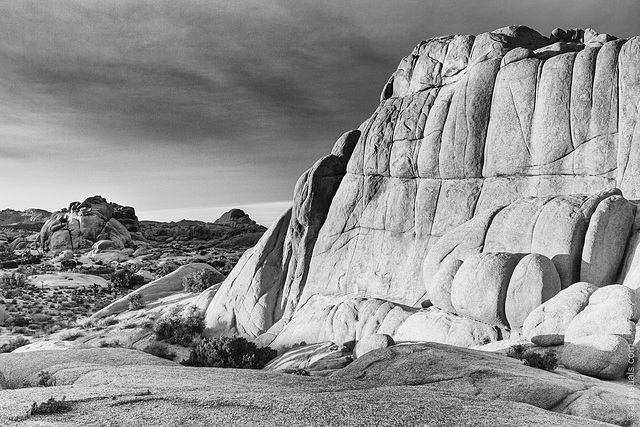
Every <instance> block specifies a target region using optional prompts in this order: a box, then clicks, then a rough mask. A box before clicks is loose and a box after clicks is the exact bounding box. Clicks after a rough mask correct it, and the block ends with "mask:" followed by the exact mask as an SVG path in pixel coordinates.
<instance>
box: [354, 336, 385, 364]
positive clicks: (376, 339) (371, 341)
mask: <svg viewBox="0 0 640 427" xmlns="http://www.w3.org/2000/svg"><path fill="white" fill-rule="evenodd" d="M392 345H395V342H394V341H393V338H391V337H390V336H389V335H387V334H372V335H367V336H366V337H364V338H362V339H361V340H360V341H358V342H357V343H356V346H355V348H354V349H353V356H354V357H355V358H358V357H360V356H362V355H364V354H367V353H369V352H370V351H373V350H377V349H379V348H387V347H390V346H392Z"/></svg>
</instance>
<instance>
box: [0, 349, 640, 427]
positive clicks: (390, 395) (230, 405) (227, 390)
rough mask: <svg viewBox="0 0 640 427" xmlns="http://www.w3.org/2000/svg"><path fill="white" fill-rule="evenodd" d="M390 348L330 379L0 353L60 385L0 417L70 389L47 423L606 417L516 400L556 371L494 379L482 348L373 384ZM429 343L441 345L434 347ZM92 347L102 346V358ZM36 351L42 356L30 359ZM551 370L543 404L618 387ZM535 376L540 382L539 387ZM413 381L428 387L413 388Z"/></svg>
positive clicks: (145, 359) (7, 397)
mask: <svg viewBox="0 0 640 427" xmlns="http://www.w3.org/2000/svg"><path fill="white" fill-rule="evenodd" d="M393 348H397V347H391V348H389V349H386V350H378V351H376V352H372V353H368V354H367V355H365V356H363V357H362V358H361V359H360V363H358V361H356V362H354V364H352V365H351V366H354V368H355V369H352V370H350V371H347V370H346V369H345V370H343V371H338V372H344V375H337V374H336V375H334V376H331V377H327V378H321V377H313V376H312V377H301V376H297V375H289V374H282V373H273V372H265V371H251V370H235V369H215V368H209V369H206V368H186V367H183V366H180V365H176V364H171V363H170V362H166V361H162V360H161V359H156V360H158V361H159V362H157V363H156V362H154V361H153V359H155V358H153V357H152V356H148V355H140V353H137V352H134V351H132V350H124V349H100V350H94V352H93V353H91V352H88V351H82V350H75V351H74V350H69V351H67V352H39V353H40V354H35V353H31V354H28V353H27V354H19V355H13V354H11V355H0V366H9V367H11V369H17V370H18V371H17V373H18V374H19V375H25V376H30V375H33V376H36V375H37V372H39V370H42V369H46V370H48V371H49V372H51V373H52V374H53V375H54V377H55V378H56V379H57V384H58V385H57V386H55V387H48V388H42V387H39V388H29V389H17V390H2V391H0V393H1V395H2V399H0V423H2V424H3V425H7V426H13V425H15V426H28V427H31V426H38V425H42V424H41V423H42V422H44V421H45V420H44V419H42V418H39V417H33V418H28V419H26V420H23V421H19V422H18V421H15V420H16V419H20V418H21V417H22V418H24V414H25V413H26V412H27V411H28V410H29V408H30V407H31V404H32V403H33V402H34V401H35V402H43V401H46V400H47V399H48V398H49V397H50V396H51V395H52V393H53V394H55V395H64V396H66V399H67V400H68V401H71V402H73V410H72V411H71V412H68V413H65V414H61V415H50V416H47V418H46V424H47V425H48V426H81V425H95V424H100V423H104V420H109V422H110V423H113V424H116V425H122V426H133V425H141V424H143V425H157V426H170V425H176V424H179V425H185V426H200V425H222V424H234V425H247V426H254V425H255V426H258V425H292V426H312V425H314V426H317V425H345V426H361V425H421V424H425V423H428V424H430V425H468V426H495V425H496V414H499V419H500V422H501V423H503V424H509V425H514V426H530V425H541V424H542V425H563V426H576V427H578V426H601V425H602V426H604V425H605V424H603V423H600V422H597V421H593V420H590V419H585V418H578V417H576V416H569V415H565V414H560V413H554V412H549V411H546V410H543V409H541V408H539V407H535V406H531V405H528V404H523V403H521V402H523V401H531V399H532V394H531V393H530V392H531V391H533V390H540V388H541V387H542V388H544V387H547V386H549V385H550V384H553V383H554V380H551V379H550V378H552V377H554V376H555V375H554V374H549V373H545V372H542V371H535V370H530V369H527V368H525V369H524V370H525V371H527V372H525V373H524V374H523V373H522V372H520V373H517V372H515V371H516V369H515V365H514V367H513V369H509V368H507V370H505V371H503V374H502V376H501V377H500V378H501V379H502V380H505V379H508V380H509V381H507V382H505V381H496V380H493V379H492V378H491V375H490V372H491V366H490V368H489V371H487V370H486V369H485V368H483V367H482V365H486V364H487V363H488V362H487V361H490V360H492V359H493V358H502V357H500V356H494V355H485V356H481V353H480V352H468V353H467V355H466V357H465V358H464V362H466V363H467V365H468V367H467V368H466V369H464V370H460V368H461V365H460V364H458V363H453V364H451V365H450V368H449V369H447V370H446V371H442V372H441V373H440V374H439V376H438V377H439V378H440V379H444V378H450V379H451V381H450V384H447V383H449V381H437V382H431V383H430V381H429V379H428V378H427V377H425V375H424V369H422V371H423V374H420V373H419V371H420V368H419V367H417V369H409V370H407V369H405V370H404V371H405V372H404V373H403V374H402V376H401V377H399V378H400V379H399V380H397V381H395V382H393V384H384V383H383V382H376V380H375V378H376V377H378V378H380V375H379V374H380V370H381V369H382V368H383V367H384V366H386V367H387V368H389V369H391V370H396V371H398V369H397V368H396V367H394V362H393V360H392V359H388V358H386V359H385V358H381V357H380V356H379V354H380V352H385V351H390V350H391V349H393ZM426 348H427V347H424V346H422V349H421V350H419V347H416V348H415V351H416V352H419V351H425V350H426ZM429 348H431V349H432V351H434V352H437V347H429ZM448 350H449V349H447V350H446V351H448ZM96 351H104V352H105V353H104V356H100V355H99V354H98V353H96ZM62 353H67V354H66V355H62ZM135 353H137V354H138V355H136V354H135ZM382 354H387V353H382ZM416 354H417V353H416ZM118 355H120V356H121V357H123V358H127V359H129V360H131V361H135V364H123V365H121V366H117V362H116V360H117V357H118ZM433 355H434V354H433V353H432V354H431V356H433ZM423 356H424V354H423ZM50 357H51V358H50ZM35 358H37V360H38V363H34V362H33V361H34V359H35ZM63 358H64V359H63ZM48 360H49V362H47V361H48ZM385 360H386V361H385ZM43 361H44V362H43ZM114 362H116V363H114ZM514 363H515V362H514ZM356 364H358V365H356ZM367 364H369V365H371V366H370V368H368V369H367V368H364V366H365V365H367ZM489 364H490V362H489ZM114 365H116V366H114ZM419 365H424V363H421V364H419ZM456 370H457V372H456ZM520 371H522V369H520ZM528 371H531V372H530V373H529V372H528ZM357 372H360V373H364V374H365V375H364V377H366V378H365V380H362V379H353V375H354V373H357ZM483 372H484V374H483ZM538 374H540V375H541V376H538ZM430 375H431V374H430ZM557 377H558V380H555V381H560V379H564V384H562V386H561V388H560V391H555V392H553V393H552V395H551V396H549V397H545V396H541V397H538V402H539V403H544V404H545V405H546V404H552V403H553V402H554V401H555V400H556V399H559V398H561V395H562V394H563V393H565V392H566V391H568V390H574V389H579V390H583V392H582V393H581V394H579V396H578V399H576V400H574V401H573V402H574V405H576V404H577V403H578V402H582V401H584V400H585V399H587V394H588V393H589V392H590V391H591V390H594V391H597V392H598V395H599V396H602V398H607V396H609V395H610V394H612V393H615V391H614V390H602V389H598V384H599V383H593V384H590V385H584V384H582V383H581V381H579V380H571V379H567V378H565V377H562V376H557ZM412 378H413V382H411V381H412ZM581 378H583V379H585V378H586V377H581ZM587 380H588V379H587ZM539 381H541V382H542V383H543V384H542V385H537V384H536V383H537V382H539ZM593 381H596V380H593ZM412 384H413V385H412ZM417 384H424V385H422V386H419V387H416V386H415V385H417ZM472 384H477V389H476V388H473V387H470V386H471V385H472ZM523 384H526V385H527V386H526V387H525V388H524V389H521V390H520V389H519V387H517V385H523ZM500 387H502V388H503V389H504V391H503V392H500V393H497V394H491V393H490V392H496V391H499V390H500ZM474 390H480V395H479V396H474V395H473V394H474ZM519 390H520V391H519ZM522 396H525V397H524V398H523V397H522ZM527 396H528V397H527ZM591 399H592V398H591ZM587 406H588V405H587ZM124 408H126V410H123V409H124ZM602 415H604V416H607V415H608V414H607V413H604V414H601V416H602ZM612 415H613V414H612ZM615 415H616V416H618V417H620V419H621V420H622V421H626V422H628V424H627V425H635V424H634V422H635V423H637V421H634V419H633V418H629V416H628V413H626V412H625V413H623V414H621V413H616V414H615ZM625 417H626V418H625ZM619 424H620V425H622V424H621V423H619Z"/></svg>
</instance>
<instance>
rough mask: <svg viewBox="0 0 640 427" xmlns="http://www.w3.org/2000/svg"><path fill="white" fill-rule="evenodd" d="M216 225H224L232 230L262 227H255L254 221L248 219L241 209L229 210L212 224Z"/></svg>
mask: <svg viewBox="0 0 640 427" xmlns="http://www.w3.org/2000/svg"><path fill="white" fill-rule="evenodd" d="M213 223H214V224H216V225H226V226H229V227H234V228H243V229H248V228H256V227H258V228H262V226H260V225H257V224H256V222H255V221H254V220H252V219H251V218H249V215H247V214H246V213H245V212H244V211H243V210H242V209H231V210H229V211H227V212H225V213H223V214H222V216H221V217H220V218H218V219H216V220H215V221H214V222H213ZM256 231H257V230H256Z"/></svg>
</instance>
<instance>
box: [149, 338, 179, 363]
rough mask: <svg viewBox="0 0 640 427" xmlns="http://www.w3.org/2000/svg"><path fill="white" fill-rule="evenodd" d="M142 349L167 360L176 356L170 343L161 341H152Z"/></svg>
mask: <svg viewBox="0 0 640 427" xmlns="http://www.w3.org/2000/svg"><path fill="white" fill-rule="evenodd" d="M142 351H144V352H145V353H149V354H153V355H154V356H157V357H161V358H163V359H167V360H173V359H174V358H175V357H176V353H174V352H173V351H171V349H170V348H169V346H168V345H166V344H165V343H161V342H152V343H151V344H149V345H148V346H146V347H145V348H144V349H142Z"/></svg>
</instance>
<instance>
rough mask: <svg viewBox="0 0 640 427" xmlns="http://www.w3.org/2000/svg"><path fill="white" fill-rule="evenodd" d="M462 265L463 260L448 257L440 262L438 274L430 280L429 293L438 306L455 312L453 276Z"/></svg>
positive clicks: (430, 298)
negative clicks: (452, 292) (452, 299)
mask: <svg viewBox="0 0 640 427" xmlns="http://www.w3.org/2000/svg"><path fill="white" fill-rule="evenodd" d="M461 266H462V260H459V259H456V258H447V259H445V260H444V261H443V262H442V263H440V265H439V268H438V270H437V271H436V274H434V275H433V277H432V278H431V280H430V281H429V282H428V283H429V287H428V289H427V295H429V300H430V301H431V303H432V304H433V305H435V306H436V307H440V308H442V309H444V310H447V311H450V312H452V313H455V311H456V309H455V308H454V307H453V304H452V303H451V285H452V284H453V278H454V277H455V275H456V273H457V272H458V270H459V269H460V267H461Z"/></svg>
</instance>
